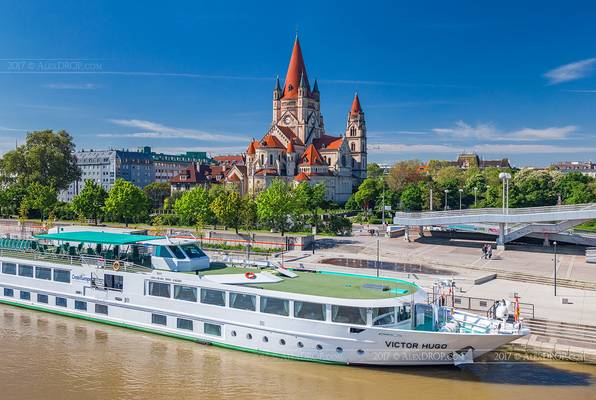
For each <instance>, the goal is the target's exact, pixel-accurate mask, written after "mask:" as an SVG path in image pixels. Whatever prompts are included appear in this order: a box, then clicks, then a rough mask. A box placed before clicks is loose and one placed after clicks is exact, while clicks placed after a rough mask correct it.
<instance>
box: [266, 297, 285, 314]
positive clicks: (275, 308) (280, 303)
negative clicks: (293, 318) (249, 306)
mask: <svg viewBox="0 0 596 400" xmlns="http://www.w3.org/2000/svg"><path fill="white" fill-rule="evenodd" d="M260 309H261V312H262V313H266V314H275V315H283V316H286V317H287V316H289V315H290V302H289V300H283V299H276V298H275V297H264V296H261V304H260Z"/></svg>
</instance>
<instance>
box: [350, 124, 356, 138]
mask: <svg viewBox="0 0 596 400" xmlns="http://www.w3.org/2000/svg"><path fill="white" fill-rule="evenodd" d="M350 136H356V128H355V127H354V126H352V127H350Z"/></svg>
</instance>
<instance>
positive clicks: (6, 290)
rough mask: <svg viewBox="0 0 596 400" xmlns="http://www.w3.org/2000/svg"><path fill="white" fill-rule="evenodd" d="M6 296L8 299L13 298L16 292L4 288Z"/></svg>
mask: <svg viewBox="0 0 596 400" xmlns="http://www.w3.org/2000/svg"><path fill="white" fill-rule="evenodd" d="M4 296H6V297H13V296H14V290H12V289H9V288H4Z"/></svg>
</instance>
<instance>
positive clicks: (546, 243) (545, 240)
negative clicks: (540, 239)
mask: <svg viewBox="0 0 596 400" xmlns="http://www.w3.org/2000/svg"><path fill="white" fill-rule="evenodd" d="M543 245H544V247H550V240H549V239H548V233H545V234H544V244H543Z"/></svg>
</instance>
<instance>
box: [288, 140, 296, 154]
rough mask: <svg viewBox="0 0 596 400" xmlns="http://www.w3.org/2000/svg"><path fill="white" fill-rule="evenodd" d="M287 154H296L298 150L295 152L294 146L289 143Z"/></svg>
mask: <svg viewBox="0 0 596 400" xmlns="http://www.w3.org/2000/svg"><path fill="white" fill-rule="evenodd" d="M286 152H288V153H295V152H296V150H294V144H293V143H292V142H290V143H288V147H286Z"/></svg>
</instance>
